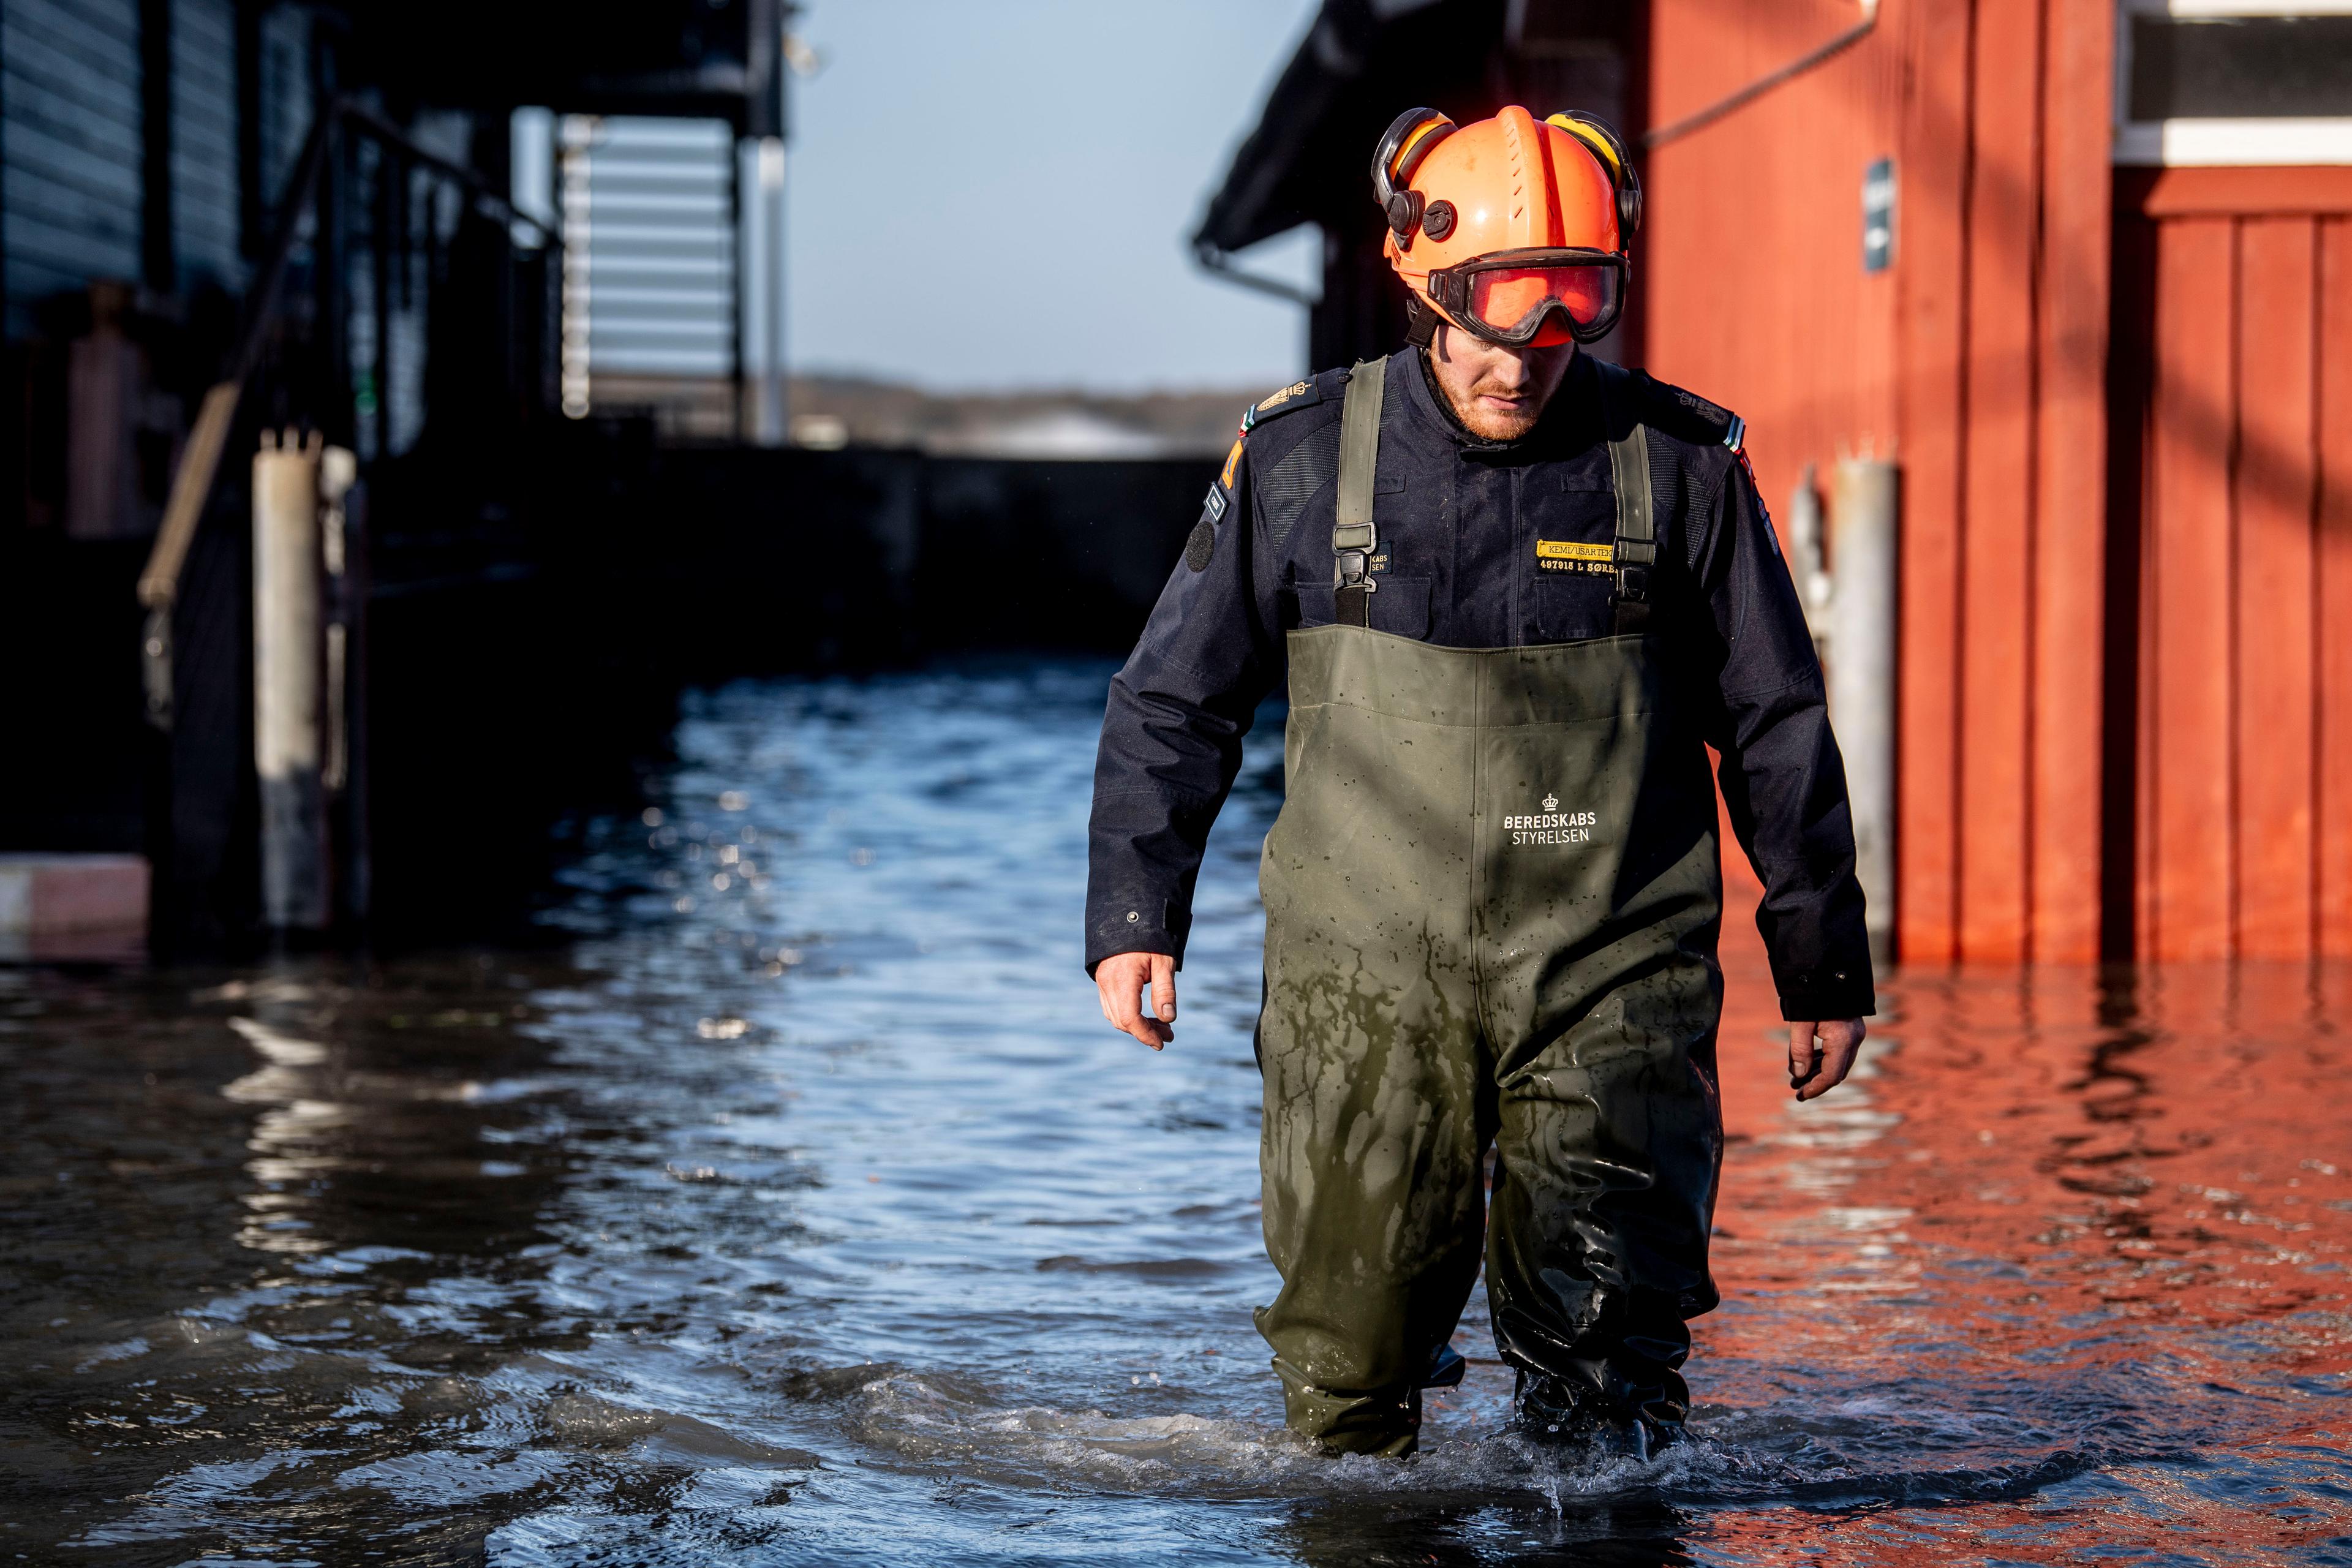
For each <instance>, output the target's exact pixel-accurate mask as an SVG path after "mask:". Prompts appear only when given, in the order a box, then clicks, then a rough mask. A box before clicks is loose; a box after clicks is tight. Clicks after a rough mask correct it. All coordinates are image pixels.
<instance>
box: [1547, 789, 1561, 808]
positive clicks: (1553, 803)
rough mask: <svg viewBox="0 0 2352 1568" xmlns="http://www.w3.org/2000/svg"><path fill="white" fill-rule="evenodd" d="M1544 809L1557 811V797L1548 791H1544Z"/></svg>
mask: <svg viewBox="0 0 2352 1568" xmlns="http://www.w3.org/2000/svg"><path fill="white" fill-rule="evenodd" d="M1544 809H1545V810H1546V811H1558V810H1559V796H1558V795H1554V794H1552V793H1551V792H1550V791H1549V790H1546V791H1545V792H1544Z"/></svg>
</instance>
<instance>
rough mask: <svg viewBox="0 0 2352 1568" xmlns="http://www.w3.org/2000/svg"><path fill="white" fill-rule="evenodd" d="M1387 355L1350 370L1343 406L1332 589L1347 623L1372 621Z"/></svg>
mask: <svg viewBox="0 0 2352 1568" xmlns="http://www.w3.org/2000/svg"><path fill="white" fill-rule="evenodd" d="M1388 364H1389V362H1388V359H1387V357H1386V356H1385V355H1383V356H1382V357H1381V358H1379V359H1376V360H1367V361H1364V362H1362V363H1359V364H1358V365H1357V366H1356V368H1355V369H1354V370H1353V371H1351V372H1349V375H1348V390H1347V394H1346V395H1345V398H1344V400H1343V401H1342V402H1341V403H1340V405H1339V521H1338V522H1337V523H1335V524H1334V525H1333V527H1332V529H1331V588H1332V597H1333V598H1334V599H1335V600H1336V601H1337V609H1338V614H1337V615H1336V616H1333V619H1335V620H1337V621H1338V622H1339V625H1341V626H1363V625H1365V624H1366V623H1367V620H1368V616H1369V612H1370V608H1371V605H1370V600H1371V596H1372V593H1373V591H1374V590H1375V589H1377V588H1378V587H1379V586H1380V584H1378V583H1376V582H1374V581H1373V580H1372V576H1371V561H1372V548H1373V546H1374V545H1376V544H1378V543H1379V542H1380V534H1379V531H1377V530H1375V529H1374V528H1373V527H1372V478H1373V473H1374V470H1375V469H1376V468H1378V467H1379V466H1380V457H1381V399H1382V397H1383V396H1384V395H1386V393H1387V387H1388Z"/></svg>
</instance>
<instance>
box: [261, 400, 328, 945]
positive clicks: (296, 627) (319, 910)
mask: <svg viewBox="0 0 2352 1568" xmlns="http://www.w3.org/2000/svg"><path fill="white" fill-rule="evenodd" d="M320 450H321V447H320V441H319V440H318V438H317V437H312V438H311V439H310V441H308V442H307V443H303V444H300V445H297V444H296V441H295V437H294V433H293V432H292V431H290V430H289V431H288V432H286V434H285V437H284V438H283V439H282V440H281V439H280V438H279V437H278V436H277V435H276V434H274V433H265V434H264V435H263V436H262V438H261V449H260V451H258V452H257V453H255V454H254V458H253V762H254V767H255V770H256V771H257V773H259V774H260V775H261V905H262V917H263V919H264V920H265V921H266V922H267V923H268V925H269V927H270V929H271V930H273V931H320V930H323V929H325V927H326V924H327V813H326V798H325V790H324V787H323V784H322V782H321V779H320V752H321V745H320V741H321V724H320V719H321V708H322V703H321V692H322V688H323V685H324V682H323V679H322V670H321V668H320V666H321V663H322V651H321V648H322V644H321V637H320V619H321V616H320V581H319V573H320V553H319V546H320V541H319V458H320Z"/></svg>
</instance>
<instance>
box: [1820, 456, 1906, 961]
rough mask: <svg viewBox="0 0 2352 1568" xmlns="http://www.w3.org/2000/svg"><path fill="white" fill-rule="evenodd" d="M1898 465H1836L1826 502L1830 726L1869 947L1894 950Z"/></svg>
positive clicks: (1864, 461)
mask: <svg viewBox="0 0 2352 1568" xmlns="http://www.w3.org/2000/svg"><path fill="white" fill-rule="evenodd" d="M1899 502H1900V486H1899V483H1898V480H1897V471H1896V468H1895V465H1894V463H1892V462H1890V461H1887V460H1885V459H1883V458H1841V459H1839V461H1838V465H1837V471H1836V475H1835V478H1834V479H1832V485H1831V492H1830V518H1829V525H1830V526H1829V533H1830V538H1829V546H1830V548H1829V567H1830V574H1831V577H1832V580H1833V581H1834V583H1835V584H1836V586H1835V591H1834V592H1833V593H1832V594H1831V595H1829V596H1828V597H1829V604H1828V606H1827V607H1828V621H1829V637H1828V639H1827V640H1828V643H1829V649H1830V658H1829V678H1830V722H1831V723H1832V725H1833V726H1834V727H1835V728H1836V731H1837V738H1838V748H1839V750H1840V751H1841V752H1843V753H1844V755H1845V783H1846V795H1847V797H1848V798H1849V799H1850V800H1851V801H1852V802H1853V844H1854V856H1855V864H1854V871H1855V875H1856V876H1857V878H1858V879H1860V881H1861V883H1862V893H1863V898H1864V900H1866V901H1867V904H1868V907H1869V931H1870V946H1871V952H1872V953H1873V955H1874V956H1875V957H1877V958H1878V959H1880V960H1881V961H1884V960H1885V958H1886V957H1887V956H1889V955H1890V954H1891V952H1892V951H1893V946H1894V940H1895V549H1896V540H1895V529H1896V522H1897V516H1898V506H1899Z"/></svg>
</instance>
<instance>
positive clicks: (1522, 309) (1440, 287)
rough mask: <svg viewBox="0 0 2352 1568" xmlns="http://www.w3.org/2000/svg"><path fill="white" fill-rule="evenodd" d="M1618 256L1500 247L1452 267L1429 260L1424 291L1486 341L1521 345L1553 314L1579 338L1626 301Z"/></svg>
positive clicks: (1595, 332) (1601, 328) (1591, 336)
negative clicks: (1429, 270)
mask: <svg viewBox="0 0 2352 1568" xmlns="http://www.w3.org/2000/svg"><path fill="white" fill-rule="evenodd" d="M1626 268H1627V262H1626V259H1625V258H1624V257H1623V256H1622V255H1620V254H1618V253H1616V252H1613V251H1607V250H1588V249H1584V248H1581V247H1572V248H1565V249H1563V248H1559V247H1549V248H1541V249H1534V250H1497V251H1495V252H1493V253H1492V254H1490V255H1486V256H1481V257H1479V258H1476V259H1475V260H1473V261H1465V262H1463V263H1462V264H1461V265H1459V266H1457V267H1441V268H1433V269H1432V270H1431V272H1430V274H1429V297H1430V298H1431V299H1432V300H1435V301H1436V302H1437V306H1438V308H1439V309H1440V310H1444V312H1445V313H1446V314H1447V315H1448V316H1451V317H1452V318H1453V319H1454V320H1455V321H1459V322H1460V323H1462V325H1463V326H1464V327H1465V328H1467V329H1468V330H1469V331H1473V332H1475V333H1476V334H1477V335H1478V336H1480V337H1482V338H1485V339H1486V340H1487V341H1488V342H1497V343H1507V344H1509V345H1510V346H1511V347H1513V348H1518V347H1523V346H1525V345H1526V344H1528V343H1531V342H1534V341H1535V339H1536V335H1537V334H1538V332H1541V331H1543V330H1544V324H1545V323H1546V322H1547V321H1549V320H1550V319H1551V318H1552V316H1553V315H1554V314H1558V315H1560V316H1563V317H1565V318H1566V319H1567V322H1568V334H1569V336H1570V337H1571V338H1574V339H1575V340H1576V341H1577V342H1580V343H1589V342H1595V341H1597V340H1599V339H1601V338H1602V337H1605V336H1607V335H1608V332H1609V329H1610V328H1612V327H1613V326H1615V325H1616V324H1617V316H1618V312H1619V311H1621V310H1623V309H1624V305H1625V273H1626Z"/></svg>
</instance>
